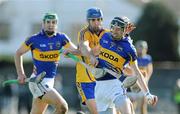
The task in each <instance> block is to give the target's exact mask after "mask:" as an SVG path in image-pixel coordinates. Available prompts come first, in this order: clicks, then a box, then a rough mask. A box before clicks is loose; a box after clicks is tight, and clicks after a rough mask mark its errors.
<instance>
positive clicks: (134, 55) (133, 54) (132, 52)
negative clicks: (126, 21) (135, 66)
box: [129, 44, 137, 62]
mask: <svg viewBox="0 0 180 114" xmlns="http://www.w3.org/2000/svg"><path fill="white" fill-rule="evenodd" d="M129 55H130V58H131V61H132V62H133V61H135V60H136V59H137V53H136V48H135V47H134V45H133V44H130V51H129Z"/></svg>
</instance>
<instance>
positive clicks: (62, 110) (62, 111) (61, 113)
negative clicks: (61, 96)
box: [56, 103, 68, 114]
mask: <svg viewBox="0 0 180 114" xmlns="http://www.w3.org/2000/svg"><path fill="white" fill-rule="evenodd" d="M56 112H58V114H66V113H67V112H68V104H67V103H64V104H61V105H57V106H56Z"/></svg>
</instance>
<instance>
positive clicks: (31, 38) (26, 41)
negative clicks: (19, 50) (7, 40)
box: [24, 37, 34, 48]
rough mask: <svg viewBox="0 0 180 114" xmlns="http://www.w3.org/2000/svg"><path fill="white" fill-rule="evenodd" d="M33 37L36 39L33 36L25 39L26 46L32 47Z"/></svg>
mask: <svg viewBox="0 0 180 114" xmlns="http://www.w3.org/2000/svg"><path fill="white" fill-rule="evenodd" d="M33 39H34V38H33V37H28V38H27V39H26V40H25V42H24V44H25V45H26V46H28V47H31V48H32V45H33Z"/></svg>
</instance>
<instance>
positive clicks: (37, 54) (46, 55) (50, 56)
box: [32, 49, 60, 61]
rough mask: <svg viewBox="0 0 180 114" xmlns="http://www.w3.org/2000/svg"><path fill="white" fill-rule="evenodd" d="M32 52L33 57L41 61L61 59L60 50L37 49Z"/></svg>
mask: <svg viewBox="0 0 180 114" xmlns="http://www.w3.org/2000/svg"><path fill="white" fill-rule="evenodd" d="M32 53H33V58H34V59H36V60H39V61H58V60H59V59H60V53H59V50H55V51H45V52H41V51H39V50H38V49H35V50H33V51H32Z"/></svg>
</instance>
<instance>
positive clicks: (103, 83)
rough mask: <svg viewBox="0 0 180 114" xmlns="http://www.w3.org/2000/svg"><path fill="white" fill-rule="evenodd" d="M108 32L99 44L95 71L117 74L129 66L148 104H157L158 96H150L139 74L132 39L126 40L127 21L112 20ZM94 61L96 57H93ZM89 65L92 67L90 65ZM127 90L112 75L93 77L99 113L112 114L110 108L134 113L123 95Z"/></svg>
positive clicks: (118, 18) (123, 112)
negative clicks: (100, 69)
mask: <svg viewBox="0 0 180 114" xmlns="http://www.w3.org/2000/svg"><path fill="white" fill-rule="evenodd" d="M110 26H111V27H110V30H111V32H106V33H105V34H103V35H102V37H101V39H100V41H99V43H100V54H99V56H98V63H96V64H97V66H96V67H97V68H107V69H109V70H112V71H114V72H117V73H122V70H123V68H124V65H125V64H128V63H129V64H130V67H131V68H132V70H133V71H134V73H135V74H136V76H137V77H138V83H139V85H140V87H141V89H142V91H143V93H144V95H145V97H146V99H147V101H148V103H149V104H152V105H155V104H156V103H157V96H155V95H152V94H150V91H149V89H148V86H147V85H146V83H145V80H144V78H143V75H142V73H141V72H140V70H139V68H138V65H137V55H136V50H135V48H134V46H133V45H132V40H131V39H129V37H127V36H126V35H125V34H126V32H125V31H126V30H125V29H126V27H127V22H126V21H125V18H124V17H114V19H113V20H112V21H111V25H110ZM94 58H95V57H94ZM92 64H94V63H93V62H92ZM125 91H126V90H125V89H124V87H123V86H122V83H121V81H119V79H117V78H116V77H115V76H112V75H111V74H109V73H106V74H105V75H104V76H102V77H100V78H96V87H95V100H96V105H97V110H98V114H112V108H111V107H112V106H114V105H115V107H116V109H117V110H118V111H120V112H121V113H122V114H133V113H134V110H133V107H132V104H131V101H130V100H129V98H128V97H127V96H126V92H125Z"/></svg>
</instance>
